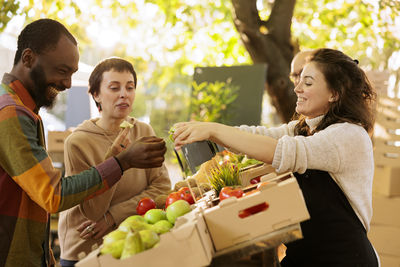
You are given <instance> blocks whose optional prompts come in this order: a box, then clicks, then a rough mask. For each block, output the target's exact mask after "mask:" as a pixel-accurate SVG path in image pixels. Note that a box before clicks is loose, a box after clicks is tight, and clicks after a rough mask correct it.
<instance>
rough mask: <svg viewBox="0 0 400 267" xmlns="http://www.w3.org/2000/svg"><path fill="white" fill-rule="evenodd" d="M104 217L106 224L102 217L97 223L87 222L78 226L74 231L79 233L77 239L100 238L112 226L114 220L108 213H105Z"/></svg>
mask: <svg viewBox="0 0 400 267" xmlns="http://www.w3.org/2000/svg"><path fill="white" fill-rule="evenodd" d="M106 216H107V222H108V223H107V222H106V221H105V218H104V216H103V217H102V218H101V219H100V220H98V221H97V222H94V221H91V220H87V221H85V222H83V223H82V224H81V225H79V226H78V228H77V229H76V230H77V231H78V232H80V235H79V237H80V238H82V239H85V240H88V239H100V238H102V237H103V236H104V235H105V234H106V233H108V231H109V230H110V228H112V225H113V224H114V220H113V219H112V216H111V215H110V214H109V213H108V212H107V213H106Z"/></svg>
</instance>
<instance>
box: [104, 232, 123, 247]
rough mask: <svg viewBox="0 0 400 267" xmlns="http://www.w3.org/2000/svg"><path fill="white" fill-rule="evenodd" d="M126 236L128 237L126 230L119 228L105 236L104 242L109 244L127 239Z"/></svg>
mask: <svg viewBox="0 0 400 267" xmlns="http://www.w3.org/2000/svg"><path fill="white" fill-rule="evenodd" d="M125 237H126V232H124V231H121V230H118V229H117V230H114V231H112V232H110V233H108V234H107V235H105V236H104V238H103V244H104V245H108V244H111V243H113V242H115V241H118V240H121V239H125Z"/></svg>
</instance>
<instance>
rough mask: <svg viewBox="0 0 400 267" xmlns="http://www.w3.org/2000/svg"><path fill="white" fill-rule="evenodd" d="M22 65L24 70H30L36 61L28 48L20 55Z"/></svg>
mask: <svg viewBox="0 0 400 267" xmlns="http://www.w3.org/2000/svg"><path fill="white" fill-rule="evenodd" d="M21 60H22V65H23V66H24V67H26V68H29V69H30V68H32V66H33V63H34V62H35V60H36V55H35V53H34V52H33V51H32V49H30V48H26V49H24V51H22V55H21Z"/></svg>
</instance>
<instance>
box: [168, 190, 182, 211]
mask: <svg viewBox="0 0 400 267" xmlns="http://www.w3.org/2000/svg"><path fill="white" fill-rule="evenodd" d="M179 199H182V198H181V194H180V193H178V192H172V193H170V194H169V195H168V197H167V200H166V201H165V208H167V207H168V206H169V205H171V204H172V203H174V202H175V201H177V200H179Z"/></svg>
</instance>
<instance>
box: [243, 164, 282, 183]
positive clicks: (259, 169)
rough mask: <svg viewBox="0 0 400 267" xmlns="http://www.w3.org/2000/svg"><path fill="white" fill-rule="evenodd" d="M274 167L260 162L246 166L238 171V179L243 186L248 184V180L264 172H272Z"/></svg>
mask: <svg viewBox="0 0 400 267" xmlns="http://www.w3.org/2000/svg"><path fill="white" fill-rule="evenodd" d="M273 172H275V169H274V168H273V167H272V166H271V165H268V164H262V165H260V166H255V167H252V168H246V169H244V170H242V171H240V173H239V177H240V181H241V183H242V186H243V187H246V186H248V185H250V180H251V179H253V178H256V177H258V176H263V175H265V174H269V173H273Z"/></svg>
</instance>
